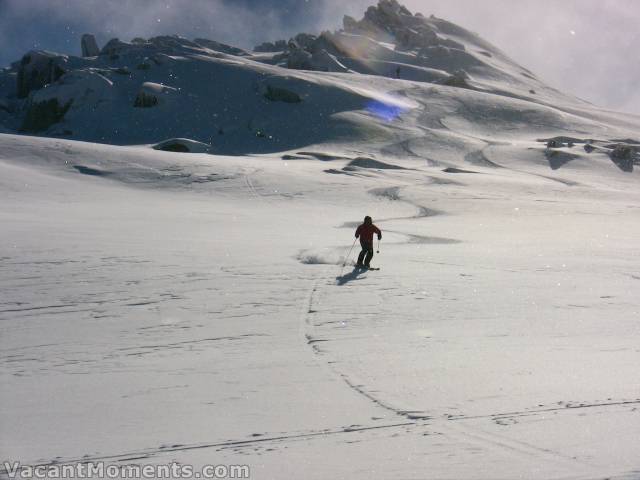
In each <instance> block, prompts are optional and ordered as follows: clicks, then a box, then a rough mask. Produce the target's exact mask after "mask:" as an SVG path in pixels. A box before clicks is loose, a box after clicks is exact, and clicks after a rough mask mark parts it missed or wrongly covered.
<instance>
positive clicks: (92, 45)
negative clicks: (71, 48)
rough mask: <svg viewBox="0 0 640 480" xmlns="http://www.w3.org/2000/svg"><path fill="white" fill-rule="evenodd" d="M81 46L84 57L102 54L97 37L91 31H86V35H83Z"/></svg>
mask: <svg viewBox="0 0 640 480" xmlns="http://www.w3.org/2000/svg"><path fill="white" fill-rule="evenodd" d="M80 47H81V48H82V56H83V57H97V56H98V55H100V49H99V48H98V43H97V42H96V37H94V36H93V35H91V34H89V33H85V34H84V35H82V39H81V40H80Z"/></svg>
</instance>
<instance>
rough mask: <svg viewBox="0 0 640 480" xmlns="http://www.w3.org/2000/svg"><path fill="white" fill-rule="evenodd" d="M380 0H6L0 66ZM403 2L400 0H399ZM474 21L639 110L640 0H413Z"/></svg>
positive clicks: (599, 98)
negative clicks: (83, 40) (35, 54)
mask: <svg viewBox="0 0 640 480" xmlns="http://www.w3.org/2000/svg"><path fill="white" fill-rule="evenodd" d="M376 1H377V0H350V1H344V0H306V1H305V0H112V1H110V0H0V66H6V65H8V64H9V63H11V62H13V61H15V60H18V59H19V58H20V57H21V56H22V55H23V54H24V53H25V52H26V51H28V50H29V49H32V48H42V49H47V50H53V51H59V52H63V53H71V54H76V55H77V54H79V52H80V36H81V34H83V33H93V34H95V35H96V38H97V39H98V43H99V45H103V44H104V43H105V42H106V41H107V40H109V39H110V38H113V37H119V38H120V39H122V40H130V39H131V38H133V37H136V36H140V37H150V36H154V35H161V34H180V35H183V36H185V37H187V38H194V37H205V38H211V39H214V40H218V41H222V42H225V43H230V44H233V45H237V46H241V47H245V48H251V47H253V46H254V45H256V44H258V43H261V42H263V41H266V40H275V39H278V38H288V37H290V36H292V35H294V34H295V33H298V32H301V31H304V32H309V33H317V32H319V31H320V30H322V29H331V30H334V29H336V28H339V27H341V24H342V16H343V14H345V13H347V14H349V15H352V16H354V17H356V18H358V19H359V18H361V17H362V14H363V12H364V10H365V8H366V7H367V6H368V5H370V4H373V3H375V2H376ZM401 3H402V2H401ZM404 4H405V5H406V6H407V7H408V8H409V9H410V10H411V11H412V12H416V11H418V12H422V13H423V14H425V15H426V16H428V15H430V14H435V15H436V16H438V17H441V18H445V19H447V20H450V21H452V22H454V23H457V24H459V25H461V26H463V27H465V28H467V29H470V30H472V31H474V32H476V33H478V34H479V35H480V36H482V37H483V38H485V39H486V40H488V41H490V42H491V43H493V44H494V45H495V46H497V47H498V48H499V49H501V50H502V51H504V52H505V53H507V54H508V55H509V56H510V57H511V58H512V59H514V60H515V61H516V62H517V63H519V64H521V65H522V66H524V67H526V68H528V69H530V70H532V71H533V72H535V73H536V74H537V75H538V76H539V77H540V78H542V79H543V80H545V81H546V82H547V83H548V84H550V85H551V86H554V87H556V88H559V89H560V90H563V91H565V92H567V93H572V94H574V95H577V96H579V97H581V98H584V99H585V100H589V101H591V102H593V103H595V104H597V105H600V106H603V107H607V108H611V109H615V110H623V111H627V112H631V113H635V114H639V115H640V62H638V52H640V33H639V32H640V0H406V1H405V2H404Z"/></svg>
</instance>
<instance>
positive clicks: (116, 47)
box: [100, 38, 131, 60]
mask: <svg viewBox="0 0 640 480" xmlns="http://www.w3.org/2000/svg"><path fill="white" fill-rule="evenodd" d="M130 48H131V44H130V43H126V42H121V41H120V40H119V39H117V38H112V39H111V40H109V41H108V42H107V44H106V45H105V46H104V47H102V50H100V55H101V56H105V57H109V58H110V59H111V60H117V59H118V58H119V57H120V55H121V54H122V53H123V52H124V51H126V50H129V49H130Z"/></svg>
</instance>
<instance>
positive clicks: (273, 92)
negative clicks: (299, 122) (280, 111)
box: [264, 85, 302, 103]
mask: <svg viewBox="0 0 640 480" xmlns="http://www.w3.org/2000/svg"><path fill="white" fill-rule="evenodd" d="M264 98H266V99H267V100H271V101H272V102H285V103H300V102H301V101H302V98H300V95H298V94H297V93H296V92H292V91H291V90H287V89H286V88H281V87H274V86H271V85H267V86H266V90H265V92H264Z"/></svg>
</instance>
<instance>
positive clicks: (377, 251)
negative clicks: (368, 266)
mask: <svg viewBox="0 0 640 480" xmlns="http://www.w3.org/2000/svg"><path fill="white" fill-rule="evenodd" d="M376 253H380V239H378V249H377V250H376Z"/></svg>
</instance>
